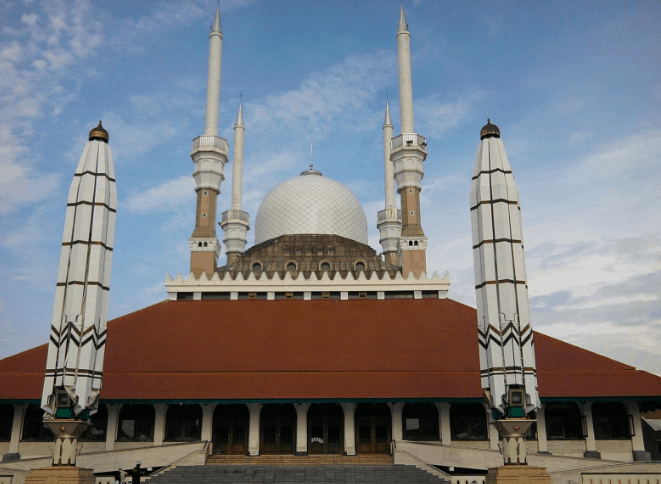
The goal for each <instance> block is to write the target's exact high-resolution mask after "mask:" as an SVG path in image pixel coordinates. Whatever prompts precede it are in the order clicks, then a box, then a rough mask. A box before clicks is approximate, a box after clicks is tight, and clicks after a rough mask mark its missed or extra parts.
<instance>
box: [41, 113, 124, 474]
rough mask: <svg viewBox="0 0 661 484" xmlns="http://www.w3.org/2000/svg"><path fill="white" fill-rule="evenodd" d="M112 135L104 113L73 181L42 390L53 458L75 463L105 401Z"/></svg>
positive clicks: (113, 205)
mask: <svg viewBox="0 0 661 484" xmlns="http://www.w3.org/2000/svg"><path fill="white" fill-rule="evenodd" d="M108 140H109V136H108V132H107V131H106V130H105V129H103V126H102V125H101V122H100V121H99V125H98V126H97V127H96V128H94V129H92V131H90V133H89V141H88V143H87V144H86V145H85V149H84V151H83V155H82V156H81V158H80V162H79V163H78V168H77V169H76V173H75V175H74V177H73V181H72V182H71V187H70V188H69V198H68V200H67V213H66V218H65V220H64V236H63V238H62V252H61V255H60V267H59V270H58V273H57V287H56V290H55V306H54V308H53V319H52V324H51V331H50V341H49V343H48V356H47V359H46V378H45V380H44V390H43V394H42V397H41V407H42V408H43V409H44V410H45V417H44V421H45V422H46V423H47V424H48V426H49V427H50V428H51V430H52V431H53V434H54V435H55V445H54V447H53V465H74V464H75V463H76V453H77V447H78V445H77V442H78V441H77V439H78V437H79V436H80V435H81V434H82V432H83V431H84V430H85V429H86V428H87V426H88V423H87V420H88V417H89V415H90V414H94V413H96V411H97V408H98V405H99V401H98V398H99V392H100V391H101V384H102V380H103V357H104V353H105V344H106V323H107V319H106V318H107V315H108V294H109V291H110V269H111V266H112V250H113V240H114V237H115V217H116V214H117V187H116V185H115V170H114V167H113V161H112V150H111V149H110V145H109V144H108Z"/></svg>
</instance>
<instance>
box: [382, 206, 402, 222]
mask: <svg viewBox="0 0 661 484" xmlns="http://www.w3.org/2000/svg"><path fill="white" fill-rule="evenodd" d="M390 221H397V222H399V223H400V224H401V223H402V211H401V210H399V209H396V208H386V209H385V210H379V212H377V214H376V224H377V226H379V225H380V224H381V223H383V222H390Z"/></svg>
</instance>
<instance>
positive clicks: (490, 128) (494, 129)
mask: <svg viewBox="0 0 661 484" xmlns="http://www.w3.org/2000/svg"><path fill="white" fill-rule="evenodd" d="M485 138H500V129H499V128H498V126H496V125H495V124H491V119H489V118H487V124H485V125H484V126H483V127H482V129H481V130H480V139H481V140H483V139H485Z"/></svg>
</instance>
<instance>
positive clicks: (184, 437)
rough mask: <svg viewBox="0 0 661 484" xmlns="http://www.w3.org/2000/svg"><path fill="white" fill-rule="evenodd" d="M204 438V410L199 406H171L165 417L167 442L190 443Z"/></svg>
mask: <svg viewBox="0 0 661 484" xmlns="http://www.w3.org/2000/svg"><path fill="white" fill-rule="evenodd" d="M201 436H202V409H201V408H200V406H199V405H198V404H193V405H171V406H169V407H168V412H167V414H166V415H165V440H170V441H179V442H190V441H195V440H200V438H201Z"/></svg>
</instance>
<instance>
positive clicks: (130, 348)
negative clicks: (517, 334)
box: [0, 299, 661, 400]
mask: <svg viewBox="0 0 661 484" xmlns="http://www.w3.org/2000/svg"><path fill="white" fill-rule="evenodd" d="M476 320H477V316H476V311H475V309H473V308H470V307H468V306H465V305H463V304H460V303H458V302H456V301H452V300H450V299H440V300H439V299H423V300H412V299H393V300H349V301H340V300H334V299H332V300H312V301H301V300H277V301H264V300H246V301H243V300H242V301H169V302H162V303H159V304H156V305H154V306H151V307H148V308H145V309H142V310H140V311H137V312H135V313H132V314H129V315H126V316H123V317H121V318H118V319H115V320H114V321H111V322H110V323H109V324H108V337H107V345H106V360H105V372H104V373H105V377H104V386H103V391H102V393H101V398H102V399H103V400H133V399H140V400H184V399H204V400H206V399H208V400H214V399H230V400H239V399H345V398H346V399H361V398H378V399H387V398H393V399H394V398H480V396H481V395H482V389H481V388H480V381H479V361H478V346H477V322H476ZM535 345H536V355H537V367H538V379H539V392H540V395H541V396H542V397H607V396H660V397H661V378H660V377H657V376H654V375H651V374H649V373H646V372H643V371H637V370H635V369H634V368H633V367H631V366H628V365H624V364H622V363H619V362H617V361H614V360H611V359H609V358H606V357H603V356H600V355H597V354H595V353H592V352H590V351H587V350H583V349H580V348H577V347H575V346H572V345H570V344H567V343H564V342H562V341H559V340H557V339H554V338H551V337H549V336H546V335H543V334H541V333H536V334H535ZM46 350H47V348H46V345H43V346H39V347H37V348H34V349H31V350H28V351H26V352H23V353H20V354H18V355H14V356H11V357H8V358H5V359H4V360H0V400H2V399H13V400H18V399H39V398H40V397H41V388H42V385H43V375H44V368H45V360H46Z"/></svg>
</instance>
